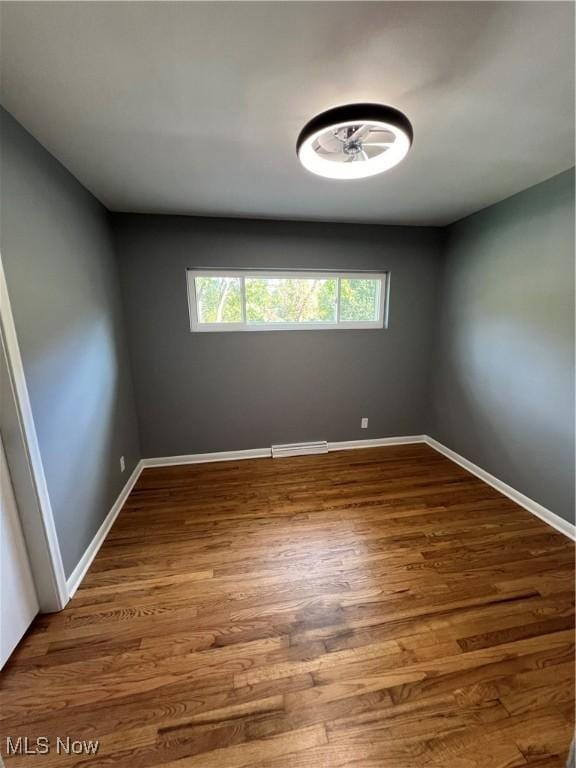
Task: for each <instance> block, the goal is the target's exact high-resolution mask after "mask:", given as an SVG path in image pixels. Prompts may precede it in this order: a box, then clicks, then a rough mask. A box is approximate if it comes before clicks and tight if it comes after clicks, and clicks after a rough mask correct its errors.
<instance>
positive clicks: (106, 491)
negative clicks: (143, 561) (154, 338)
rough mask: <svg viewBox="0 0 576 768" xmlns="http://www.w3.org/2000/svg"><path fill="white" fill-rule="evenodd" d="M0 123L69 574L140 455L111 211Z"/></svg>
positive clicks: (49, 471) (16, 278)
mask: <svg viewBox="0 0 576 768" xmlns="http://www.w3.org/2000/svg"><path fill="white" fill-rule="evenodd" d="M0 127H1V147H0V150H1V171H2V190H1V192H2V197H1V206H2V207H1V219H2V227H1V240H0V245H1V249H2V260H3V263H4V269H5V272H6V278H7V281H8V290H9V294H10V298H11V303H12V309H13V312H14V316H15V324H16V331H17V334H18V339H19V343H20V350H21V353H22V358H23V363H24V370H25V374H26V381H27V384H28V390H29V393H30V400H31V404H32V411H33V415H34V421H35V423H36V430H37V433H38V441H39V444H40V451H41V454H42V460H43V464H44V469H45V473H46V480H47V484H48V491H49V494H50V500H51V503H52V507H53V511H54V517H55V523H56V530H57V534H58V539H59V543H60V547H61V550H62V557H63V561H64V567H65V570H66V574H67V575H69V574H70V573H71V571H72V570H73V568H74V567H75V566H76V564H77V563H78V561H79V560H80V557H81V556H82V555H83V554H84V551H85V550H86V547H87V546H88V544H89V543H90V541H91V539H92V537H93V536H94V534H95V533H96V531H97V530H98V527H99V526H100V524H101V523H102V521H103V519H104V517H105V516H106V514H107V512H108V511H109V510H110V507H111V506H112V504H113V503H114V501H115V500H116V497H117V496H118V493H119V491H120V489H121V488H122V486H123V485H124V483H125V481H126V479H127V478H128V475H129V474H130V472H131V471H132V469H133V468H134V466H135V464H136V462H137V460H138V458H139V447H138V433H137V425H136V416H135V409H134V403H133V394H132V384H131V376H130V369H129V365H128V363H127V349H126V344H125V339H124V330H123V317H122V310H121V305H120V296H119V288H118V278H117V270H116V264H115V259H114V253H113V242H112V237H111V233H110V226H109V225H110V222H109V214H108V213H107V211H106V210H105V209H104V208H103V207H102V206H101V205H100V204H99V203H98V202H97V201H96V200H95V199H94V198H93V197H92V196H91V195H90V194H89V193H88V192H87V191H86V190H85V189H84V188H83V187H82V186H81V185H80V184H79V183H78V182H77V181H76V180H75V179H74V178H73V177H72V176H71V175H70V174H69V173H68V171H66V170H65V169H64V168H63V166H62V165H60V163H58V162H57V161H56V160H55V159H54V158H53V157H52V156H51V155H49V154H48V153H47V152H46V150H45V149H43V148H42V147H41V146H40V144H38V143H37V142H36V141H35V140H34V139H33V138H32V137H31V136H30V135H29V134H28V133H26V131H25V130H24V129H23V128H22V127H21V126H20V125H19V124H18V123H17V122H16V121H15V120H14V119H13V118H12V117H11V116H10V115H8V113H7V112H5V111H3V110H1V111H0ZM122 454H123V455H124V456H125V457H126V463H127V466H126V472H125V473H124V474H123V475H122V474H121V473H120V466H119V457H120V456H121V455H122Z"/></svg>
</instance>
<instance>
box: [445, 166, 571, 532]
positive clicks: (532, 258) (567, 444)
mask: <svg viewBox="0 0 576 768" xmlns="http://www.w3.org/2000/svg"><path fill="white" fill-rule="evenodd" d="M442 307H443V317H442V323H441V326H440V334H439V341H440V346H439V351H438V357H437V359H436V364H435V366H434V370H435V371H436V373H437V376H436V380H435V388H434V408H433V418H432V424H431V428H430V430H431V433H432V434H433V436H434V437H436V438H437V439H438V440H440V441H441V442H443V443H444V444H445V445H447V446H448V447H450V448H452V449H453V450H455V451H457V452H458V453H461V454H462V455H463V456H465V457H466V458H467V459H470V460H471V461H473V462H475V463H476V464H478V465H480V466H481V467H482V468H483V469H485V470H487V471H488V472H491V473H493V474H494V475H496V477H498V478H500V479H501V480H504V481H505V482H507V483H509V484H510V485H511V486H513V487H514V488H516V489H517V490H519V491H521V492H522V493H524V494H526V495H527V496H529V497H530V498H532V499H534V500H535V501H538V502H539V503H541V504H543V505H544V506H545V507H548V508H549V509H551V510H552V511H553V512H556V513H557V514H559V515H561V516H563V517H565V518H566V519H567V520H570V519H572V518H573V514H574V171H573V170H572V171H567V172H566V173H563V174H560V175H559V176H556V177H554V178H552V179H550V180H549V181H547V182H544V183H543V184H539V185H538V186H536V187H532V188H531V189H529V190H526V191H525V192H521V193H520V194H518V195H515V196H514V197H511V198H509V199H508V200H506V201H504V202H502V203H499V204H498V205H495V206H492V207H491V208H488V209H486V210H484V211H482V212H480V213H477V214H475V215H474V216H471V217H469V218H467V219H465V220H463V221H461V222H459V223H458V224H456V225H454V226H452V227H451V228H450V230H449V238H448V241H447V251H446V263H445V272H444V281H443V288H442Z"/></svg>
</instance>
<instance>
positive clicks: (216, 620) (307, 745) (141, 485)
mask: <svg viewBox="0 0 576 768" xmlns="http://www.w3.org/2000/svg"><path fill="white" fill-rule="evenodd" d="M573 568H574V547H573V545H572V543H571V542H570V541H569V540H568V539H566V538H565V537H563V536H562V535H561V534H559V533H556V532H555V531H554V530H552V529H551V528H549V527H547V526H546V525H545V524H544V523H542V522H541V521H539V520H538V519H536V518H535V517H533V516H532V515H530V514H529V513H528V512H526V511H524V510H523V509H521V508H519V507H517V506H516V505H515V504H513V503H512V502H511V501H509V500H508V499H507V498H505V497H503V496H501V495H499V494H498V493H497V492H496V491H494V490H493V489H492V488H490V487H489V486H487V485H485V484H483V483H482V482H481V481H479V480H477V479H476V478H474V477H473V476H472V475H470V474H468V473H467V472H465V471H464V470H463V469H461V468H460V467H458V466H456V465H455V464H453V463H452V462H450V461H449V460H448V459H446V458H444V457H443V456H441V455H440V454H438V453H436V452H435V451H433V450H432V449H431V448H428V447H427V446H424V445H406V446H398V447H387V448H374V449H369V450H356V451H347V452H343V453H330V454H328V455H322V456H307V457H298V458H292V459H278V460H271V459H256V460H251V461H239V462H228V463H219V464H197V465H191V466H181V467H166V468H161V469H148V470H146V471H145V472H144V473H143V475H142V476H141V478H140V480H139V482H138V484H137V486H136V488H135V489H134V491H133V492H132V494H131V496H130V498H129V499H128V501H127V503H126V505H125V507H124V509H123V511H122V513H121V514H120V517H119V519H118V521H117V523H116V525H115V526H114V528H113V530H112V532H111V533H110V535H109V537H108V539H107V541H106V542H105V544H104V546H103V547H102V549H101V551H100V553H99V554H98V556H97V558H96V560H95V562H94V564H93V566H92V568H91V569H90V571H89V573H88V575H87V577H86V579H85V581H84V583H83V585H82V587H81V588H80V590H79V591H78V593H77V594H76V596H75V597H74V599H73V600H72V601H71V603H70V605H69V606H68V607H67V608H66V610H64V611H62V612H61V613H59V614H55V615H51V616H41V617H39V618H38V619H37V621H36V622H35V624H34V626H33V627H32V629H31V631H30V632H29V633H28V635H27V636H26V638H25V640H24V641H23V642H22V644H21V646H20V647H19V648H18V650H17V652H16V653H15V655H14V657H13V659H12V661H11V662H10V663H9V664H8V666H7V668H6V670H5V673H4V675H3V685H2V700H1V708H0V712H1V713H2V717H3V721H2V729H1V730H2V745H3V748H5V738H6V736H11V737H12V738H13V739H15V738H16V737H17V736H29V737H31V738H36V737H38V736H47V737H50V738H51V739H53V740H54V739H56V737H57V736H61V737H66V736H69V737H72V738H73V739H79V740H88V739H97V740H99V751H98V753H97V755H95V756H92V757H90V756H86V755H83V756H80V755H75V756H74V755H69V756H66V755H62V754H60V755H57V754H56V753H55V752H54V751H52V752H51V753H50V754H48V755H45V756H36V757H32V758H31V757H30V756H28V757H24V756H21V757H12V758H10V759H8V761H7V765H8V766H10V768H12V767H14V768H16V767H17V766H34V765H37V766H39V767H42V768H44V767H46V768H48V766H58V767H60V766H82V767H83V768H104V766H106V767H109V766H121V767H122V768H145V767H147V766H163V767H164V768H242V767H244V766H250V768H340V767H341V766H355V767H357V768H418V767H419V766H430V768H439V767H442V768H514V767H515V766H525V765H530V766H531V768H563V766H564V763H565V759H566V755H567V752H568V749H569V744H570V740H571V735H572V730H573V713H574V647H573V643H574V612H573V609H574V603H573V599H574V572H573ZM52 744H53V745H54V742H52Z"/></svg>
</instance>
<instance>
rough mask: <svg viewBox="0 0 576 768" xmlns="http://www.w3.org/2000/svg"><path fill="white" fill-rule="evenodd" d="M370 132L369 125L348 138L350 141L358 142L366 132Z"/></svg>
mask: <svg viewBox="0 0 576 768" xmlns="http://www.w3.org/2000/svg"><path fill="white" fill-rule="evenodd" d="M368 131H370V126H369V125H360V126H358V128H356V130H355V131H354V133H353V134H352V135H351V136H349V137H348V141H358V140H359V139H360V138H361V137H362V136H363V135H364V134H365V133H366V132H368Z"/></svg>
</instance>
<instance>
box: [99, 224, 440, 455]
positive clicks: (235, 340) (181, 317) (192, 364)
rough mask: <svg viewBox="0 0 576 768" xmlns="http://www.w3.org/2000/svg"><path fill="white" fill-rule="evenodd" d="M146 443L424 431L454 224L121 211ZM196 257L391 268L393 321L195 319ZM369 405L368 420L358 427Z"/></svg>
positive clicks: (172, 446)
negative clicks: (223, 325)
mask: <svg viewBox="0 0 576 768" xmlns="http://www.w3.org/2000/svg"><path fill="white" fill-rule="evenodd" d="M113 221H114V229H115V234H116V242H117V253H118V255H119V260H120V274H121V281H122V290H123V297H124V302H125V311H126V317H127V324H128V332H129V337H130V351H131V354H132V364H133V372H134V381H135V389H136V400H137V407H138V416H139V424H140V436H141V444H142V450H143V455H144V456H146V457H154V456H170V455H178V454H189V453H202V452H210V451H227V450H235V449H243V448H261V447H268V446H270V445H271V444H273V443H290V442H294V441H301V440H323V439H326V440H334V441H335V440H353V439H358V438H370V437H384V436H387V435H410V434H415V433H421V432H422V428H423V425H424V423H425V414H426V408H427V404H428V387H429V380H430V375H431V371H430V361H431V351H432V350H431V338H432V333H433V326H434V323H435V301H436V282H437V275H438V267H439V264H440V258H439V253H440V248H441V242H442V232H441V231H440V230H438V229H426V228H409V227H379V226H361V225H360V226H354V225H343V224H337V225H336V224H330V225H322V224H311V223H292V222H269V221H249V220H248V221H247V220H243V221H242V220H233V219H201V218H190V217H175V216H145V215H114V218H113ZM187 267H207V268H210V267H229V268H241V267H249V268H250V267H251V268H268V267H277V268H278V267H280V268H285V269H292V268H294V269H296V268H318V269H320V268H328V269H337V270H359V269H368V270H390V271H391V275H392V278H391V298H390V325H389V328H388V329H387V330H369V331H360V330H357V331H275V332H262V333H250V332H248V333H191V332H190V324H189V316H188V305H187V295H186V280H185V270H186V268H187ZM362 416H367V417H368V418H369V429H366V430H361V429H360V419H361V417H362Z"/></svg>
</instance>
